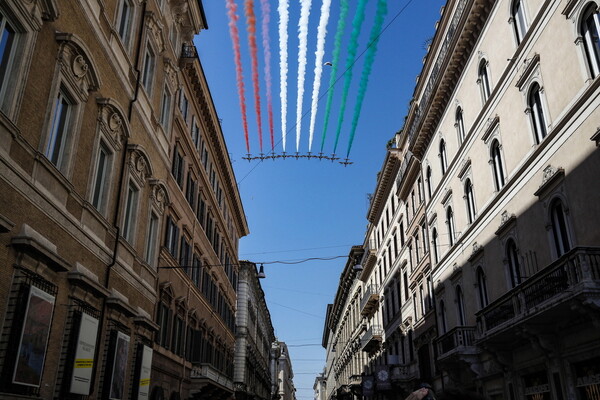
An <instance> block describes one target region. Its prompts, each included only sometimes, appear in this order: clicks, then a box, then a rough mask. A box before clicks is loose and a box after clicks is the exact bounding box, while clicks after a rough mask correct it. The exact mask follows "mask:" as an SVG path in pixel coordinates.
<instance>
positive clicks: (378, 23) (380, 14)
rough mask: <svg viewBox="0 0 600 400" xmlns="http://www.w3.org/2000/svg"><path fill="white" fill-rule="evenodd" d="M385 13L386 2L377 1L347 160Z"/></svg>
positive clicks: (386, 10) (384, 0) (353, 118)
mask: <svg viewBox="0 0 600 400" xmlns="http://www.w3.org/2000/svg"><path fill="white" fill-rule="evenodd" d="M387 12H388V9H387V0H378V2H377V14H376V15H375V23H374V24H373V27H372V28H371V34H370V36H369V46H370V47H369V48H368V50H367V54H366V56H365V64H364V67H363V71H362V75H361V77H360V84H359V88H358V97H357V98H356V105H355V106H354V116H353V117H352V128H351V130H350V140H349V141H348V151H347V152H346V158H348V155H349V154H350V149H351V148H352V142H353V141H354V133H355V132H356V126H357V125H358V118H359V117H360V110H361V108H362V102H363V100H364V99H365V93H366V92H367V84H368V83H369V75H371V69H372V67H373V61H375V54H376V53H377V42H379V36H380V35H381V27H382V26H383V20H384V19H385V16H386V15H387Z"/></svg>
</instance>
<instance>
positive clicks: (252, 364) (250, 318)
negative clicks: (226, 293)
mask: <svg viewBox="0 0 600 400" xmlns="http://www.w3.org/2000/svg"><path fill="white" fill-rule="evenodd" d="M264 277H265V276H264V272H263V271H262V267H261V270H260V272H259V271H258V270H257V268H256V264H254V263H252V262H250V261H240V264H239V280H238V297H237V313H236V316H235V332H236V342H235V346H236V347H235V363H234V379H233V382H234V387H235V398H236V399H253V400H258V399H262V400H267V399H271V398H273V396H274V394H275V393H276V392H275V390H276V389H278V388H277V386H274V383H273V381H272V379H273V376H272V371H273V359H272V357H273V355H274V354H273V352H272V346H273V344H274V343H275V333H274V330H273V324H272V323H271V315H270V313H269V309H268V308H267V303H266V300H265V294H264V292H263V290H262V287H261V285H260V281H259V279H261V278H264Z"/></svg>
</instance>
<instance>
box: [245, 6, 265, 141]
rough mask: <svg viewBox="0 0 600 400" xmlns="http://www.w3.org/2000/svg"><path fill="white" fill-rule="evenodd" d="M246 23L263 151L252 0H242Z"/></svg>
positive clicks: (259, 137)
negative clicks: (243, 0)
mask: <svg viewBox="0 0 600 400" xmlns="http://www.w3.org/2000/svg"><path fill="white" fill-rule="evenodd" d="M244 11H245V12H246V23H247V25H248V26H247V31H248V46H250V59H251V60H252V84H253V86H254V108H255V109H256V122H257V124H258V142H259V143H260V152H261V153H262V152H263V138H262V118H261V115H260V88H259V83H258V47H256V15H255V14H254V0H246V1H245V2H244Z"/></svg>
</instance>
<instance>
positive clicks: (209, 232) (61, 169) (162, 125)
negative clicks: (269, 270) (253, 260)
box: [0, 0, 248, 399]
mask: <svg viewBox="0 0 600 400" xmlns="http://www.w3.org/2000/svg"><path fill="white" fill-rule="evenodd" d="M206 27H207V22H206V19H205V16H204V12H203V7H202V2H201V1H198V0H178V1H166V0H141V1H137V0H136V1H130V0H110V1H102V2H98V1H95V0H94V1H92V0H77V1H63V0H58V1H57V0H41V1H33V2H30V1H11V2H2V3H0V35H1V36H0V42H1V43H2V45H1V46H0V50H1V51H2V53H1V54H0V63H1V64H0V191H1V193H2V195H1V196H0V241H1V244H2V246H0V247H1V249H2V250H0V260H1V262H2V269H1V272H0V282H1V283H0V397H2V398H17V397H18V398H43V399H52V398H65V399H81V398H87V399H99V398H112V399H125V398H136V399H137V398H150V399H162V398H170V399H179V398H217V397H210V396H218V398H222V399H226V398H233V394H234V389H233V353H234V347H235V335H234V312H235V308H236V284H237V267H236V264H237V262H232V260H237V249H238V240H239V238H240V237H242V236H245V235H246V234H247V233H248V227H247V224H246V219H245V215H244V212H243V208H242V205H241V201H240V196H239V193H238V190H237V186H236V184H235V177H234V175H233V170H232V168H231V163H230V160H229V158H228V152H227V149H226V147H225V143H224V139H223V134H222V132H221V130H220V125H219V121H218V118H217V116H216V112H215V109H214V105H213V103H212V99H211V96H210V91H209V89H208V85H207V83H206V79H205V77H204V74H203V71H202V66H201V64H200V60H199V59H198V56H197V54H196V52H195V48H194V46H193V42H192V40H193V38H194V36H195V35H196V34H198V33H199V32H200V31H201V30H202V29H206Z"/></svg>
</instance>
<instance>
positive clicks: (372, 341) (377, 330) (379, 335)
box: [360, 325, 383, 352]
mask: <svg viewBox="0 0 600 400" xmlns="http://www.w3.org/2000/svg"><path fill="white" fill-rule="evenodd" d="M382 341H383V329H382V328H381V327H380V326H379V325H372V326H370V327H369V329H367V331H366V332H365V334H364V335H363V337H362V338H361V339H360V347H361V349H362V351H365V352H370V351H372V350H374V349H376V348H377V347H378V346H379V345H381V342H382Z"/></svg>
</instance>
